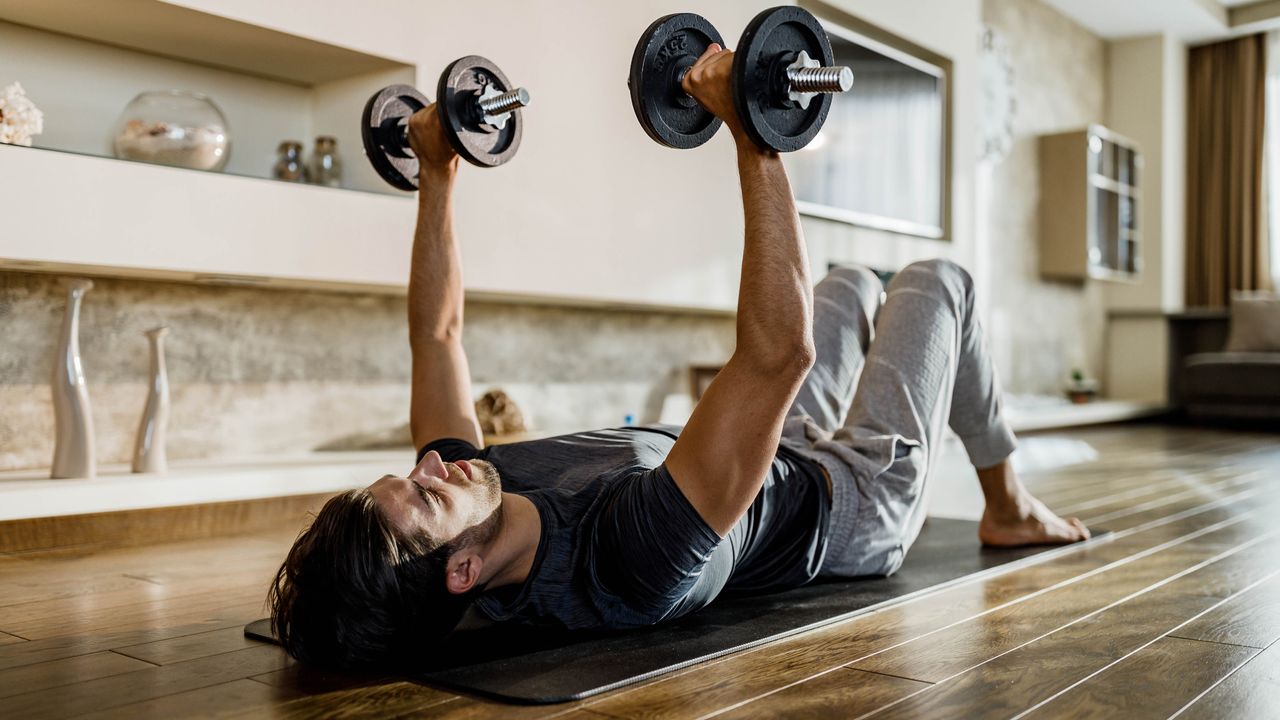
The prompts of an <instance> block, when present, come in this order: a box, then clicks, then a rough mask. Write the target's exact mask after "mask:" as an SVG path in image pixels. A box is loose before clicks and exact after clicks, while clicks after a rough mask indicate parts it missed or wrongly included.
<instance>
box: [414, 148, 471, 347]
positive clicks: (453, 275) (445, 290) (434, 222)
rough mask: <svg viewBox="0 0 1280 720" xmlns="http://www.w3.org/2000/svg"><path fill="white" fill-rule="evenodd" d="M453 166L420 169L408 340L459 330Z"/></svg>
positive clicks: (459, 263)
mask: <svg viewBox="0 0 1280 720" xmlns="http://www.w3.org/2000/svg"><path fill="white" fill-rule="evenodd" d="M456 177H457V166H456V165H448V166H442V167H436V166H431V167H424V168H423V171H422V176H421V178H420V182H419V186H420V190H419V191H418V225H417V229H416V230H415V231H414V236H413V255H412V260H411V267H410V269H409V344H410V346H411V347H416V346H418V345H419V344H420V343H423V342H428V341H443V340H452V339H457V338H459V337H460V336H461V333H462V303H463V292H462V260H461V257H460V255H459V252H458V244H457V241H456V240H455V239H454V234H453V185H454V180H455V178H456Z"/></svg>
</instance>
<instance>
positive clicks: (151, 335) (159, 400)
mask: <svg viewBox="0 0 1280 720" xmlns="http://www.w3.org/2000/svg"><path fill="white" fill-rule="evenodd" d="M168 333H169V328H167V327H158V328H153V329H151V330H148V331H147V333H146V335H147V339H148V340H150V342H151V387H150V389H149V390H148V392H147V406H146V408H144V409H143V411H142V420H141V422H139V423H138V438H137V441H136V442H135V443H134V446H133V471H134V472H136V473H163V472H165V471H167V470H168V469H169V462H168V459H167V458H166V456H165V449H164V446H165V430H166V428H167V427H168V425H169V375H168V373H167V372H165V367H164V336H165V335H167V334H168Z"/></svg>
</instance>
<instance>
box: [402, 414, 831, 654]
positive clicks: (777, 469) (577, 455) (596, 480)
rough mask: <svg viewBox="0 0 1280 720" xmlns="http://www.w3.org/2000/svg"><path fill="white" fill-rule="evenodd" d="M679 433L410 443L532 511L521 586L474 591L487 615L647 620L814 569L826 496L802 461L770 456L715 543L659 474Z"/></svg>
mask: <svg viewBox="0 0 1280 720" xmlns="http://www.w3.org/2000/svg"><path fill="white" fill-rule="evenodd" d="M679 432H680V428H678V427H675V426H659V425H652V426H643V427H624V428H616V429H611V430H597V431H593V432H582V433H575V434H572V435H563V436H560V437H552V438H546V439H541V440H531V441H527V442H520V443H512V444H509V445H495V446H491V447H487V448H484V449H477V448H476V447H475V446H474V445H472V444H471V443H469V442H467V441H465V440H457V439H444V440H437V441H435V442H433V443H431V444H429V445H427V446H426V447H424V448H422V450H421V452H420V453H419V457H421V456H422V455H425V454H426V453H427V452H428V451H430V450H435V451H436V452H438V453H440V455H441V457H443V458H444V459H445V460H446V461H448V462H452V461H456V460H470V459H473V458H479V459H481V460H487V461H489V462H490V463H492V464H493V465H494V467H495V468H497V470H498V473H499V474H500V476H501V478H502V489H503V490H505V491H506V492H511V493H518V494H520V495H523V496H524V497H526V498H528V499H529V500H530V501H531V502H533V504H534V506H535V507H536V508H537V509H538V514H539V515H540V516H541V520H542V536H541V538H540V540H539V542H538V549H537V554H536V556H535V557H534V561H533V568H532V570H531V572H530V573H529V578H528V579H527V580H526V581H525V582H524V583H523V584H522V585H519V586H507V587H502V588H497V589H494V590H491V591H488V592H485V593H483V594H481V596H480V598H479V599H478V600H477V602H476V604H477V607H478V608H479V609H480V610H481V611H482V612H483V613H484V614H486V615H488V616H489V617H490V618H492V619H494V620H518V621H521V622H525V623H530V624H536V625H544V626H552V627H563V628H569V629H585V628H602V627H607V628H627V627H638V626H644V625H651V624H653V623H656V622H659V621H661V620H667V619H671V618H675V617H680V616H681V615H686V614H688V613H690V612H693V611H694V610H697V609H699V608H702V607H704V606H706V605H707V604H708V603H710V602H711V601H712V600H714V599H715V598H716V596H718V595H719V594H720V593H721V592H740V593H761V592H771V591H775V590H784V589H788V588H793V587H798V586H800V585H804V584H805V583H807V582H809V581H810V580H812V579H813V578H814V577H815V576H816V575H817V574H818V568H819V566H821V564H822V557H823V554H824V553H825V552H826V537H827V522H828V519H829V516H830V500H829V499H828V495H827V485H826V479H825V478H824V476H823V475H822V472H821V470H820V469H819V467H818V465H817V464H816V463H814V462H813V461H812V460H809V459H806V458H804V457H803V456H801V455H799V454H797V453H795V452H793V451H791V450H789V449H787V448H785V447H780V448H779V449H778V451H777V454H776V455H775V457H774V460H773V466H772V468H771V469H770V472H769V477H768V478H766V480H765V483H764V487H763V488H761V490H760V494H759V495H757V496H756V499H755V502H753V503H752V504H751V508H750V509H749V510H748V511H747V514H746V515H745V516H743V518H742V519H741V520H739V521H738V524H737V525H735V526H734V527H733V529H732V530H730V531H729V534H728V535H727V536H726V537H724V538H723V539H721V538H720V537H719V536H718V535H717V534H716V532H715V531H714V530H712V529H711V527H710V526H708V525H707V524H706V522H705V521H703V519H702V517H701V516H700V515H698V512H697V510H695V509H694V507H693V506H692V505H691V504H690V503H689V501H688V499H686V498H685V496H684V493H682V492H681V491H680V489H679V488H678V487H677V486H676V484H675V481H674V480H672V478H671V475H670V473H668V472H667V468H666V465H665V464H663V463H664V461H665V460H666V457H667V453H668V452H670V450H671V447H672V446H673V445H674V444H675V441H676V438H677V437H678V435H679Z"/></svg>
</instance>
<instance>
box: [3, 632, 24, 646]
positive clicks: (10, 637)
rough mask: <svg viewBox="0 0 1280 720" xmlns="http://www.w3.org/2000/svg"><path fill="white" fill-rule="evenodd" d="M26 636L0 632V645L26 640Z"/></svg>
mask: <svg viewBox="0 0 1280 720" xmlns="http://www.w3.org/2000/svg"><path fill="white" fill-rule="evenodd" d="M26 641H27V639H26V638H21V637H18V636H17V635H10V634H9V633H3V632H0V645H12V644H13V643H20V642H26Z"/></svg>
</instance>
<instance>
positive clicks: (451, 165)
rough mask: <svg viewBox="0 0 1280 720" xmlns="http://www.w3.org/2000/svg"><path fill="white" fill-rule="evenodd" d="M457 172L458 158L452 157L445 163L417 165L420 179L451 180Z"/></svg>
mask: <svg viewBox="0 0 1280 720" xmlns="http://www.w3.org/2000/svg"><path fill="white" fill-rule="evenodd" d="M457 174H458V158H456V157H455V158H453V159H452V160H450V161H449V162H447V163H425V162H421V163H419V165H418V177H419V178H421V179H422V180H433V181H435V182H439V181H441V180H453V178H454V177H455V176H457Z"/></svg>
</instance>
